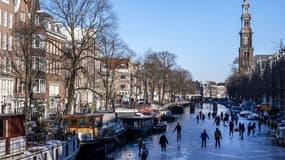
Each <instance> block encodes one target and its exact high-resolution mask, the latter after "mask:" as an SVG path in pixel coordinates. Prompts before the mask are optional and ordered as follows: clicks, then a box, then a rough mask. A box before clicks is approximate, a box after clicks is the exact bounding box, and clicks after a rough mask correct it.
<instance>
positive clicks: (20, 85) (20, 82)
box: [16, 79, 25, 94]
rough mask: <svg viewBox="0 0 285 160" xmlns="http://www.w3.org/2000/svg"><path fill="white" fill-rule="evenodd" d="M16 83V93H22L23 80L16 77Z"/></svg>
mask: <svg viewBox="0 0 285 160" xmlns="http://www.w3.org/2000/svg"><path fill="white" fill-rule="evenodd" d="M16 85H17V91H16V92H17V93H18V94H24V85H25V84H24V81H22V80H20V79H16Z"/></svg>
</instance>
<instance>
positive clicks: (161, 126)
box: [152, 121, 167, 133]
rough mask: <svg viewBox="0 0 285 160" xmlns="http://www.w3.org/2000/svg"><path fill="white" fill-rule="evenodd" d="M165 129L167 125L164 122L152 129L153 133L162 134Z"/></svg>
mask: <svg viewBox="0 0 285 160" xmlns="http://www.w3.org/2000/svg"><path fill="white" fill-rule="evenodd" d="M166 129H167V123H166V122H165V121H163V122H159V123H157V124H155V125H154V126H153V127H152V131H153V132H154V133H159V132H164V131H166Z"/></svg>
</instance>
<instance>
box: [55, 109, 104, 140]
mask: <svg viewBox="0 0 285 160" xmlns="http://www.w3.org/2000/svg"><path fill="white" fill-rule="evenodd" d="M103 115H104V114H102V113H97V114H84V115H83V114H80V115H64V116H62V120H61V127H62V128H63V129H64V130H65V131H66V132H75V133H77V134H78V139H79V140H80V145H84V144H93V143H97V142H98V136H99V131H100V129H101V128H102V119H103Z"/></svg>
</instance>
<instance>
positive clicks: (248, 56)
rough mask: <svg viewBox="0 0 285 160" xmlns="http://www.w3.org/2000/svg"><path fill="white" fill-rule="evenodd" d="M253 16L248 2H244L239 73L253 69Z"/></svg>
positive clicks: (246, 0) (245, 0) (244, 0)
mask: <svg viewBox="0 0 285 160" xmlns="http://www.w3.org/2000/svg"><path fill="white" fill-rule="evenodd" d="M250 22H251V14H250V12H249V2H248V0H243V4H242V15H241V31H240V48H239V72H241V73H248V72H250V71H251V70H252V69H253V65H254V59H253V47H252V34H253V32H252V30H251V25H250Z"/></svg>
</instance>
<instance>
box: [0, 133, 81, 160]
mask: <svg viewBox="0 0 285 160" xmlns="http://www.w3.org/2000/svg"><path fill="white" fill-rule="evenodd" d="M44 137H45V141H43V138H44ZM68 137H69V138H68ZM27 139H28V138H27ZM34 139H35V140H36V141H37V142H35V143H32V141H22V142H19V143H17V145H15V146H19V148H12V147H10V148H9V149H8V150H9V152H6V150H7V149H6V142H7V141H5V145H1V141H0V159H1V160H11V159H33V158H35V157H36V159H39V158H38V157H39V156H41V157H43V156H47V155H44V152H49V151H50V152H52V153H54V149H56V148H59V147H64V146H66V145H68V146H69V147H68V148H73V149H71V151H72V152H74V153H75V152H76V151H77V150H78V149H79V140H78V136H77V134H64V135H62V136H56V135H54V136H50V135H43V134H38V135H35V138H34ZM49 140H61V141H65V142H63V143H61V144H56V145H55V144H53V145H52V148H46V149H42V150H38V151H35V152H31V153H30V154H24V153H25V151H28V149H29V148H31V147H36V146H43V145H46V143H45V142H47V141H49ZM2 142H3V140H2ZM29 143H30V144H29ZM21 146H22V147H21ZM70 146H73V147H70ZM11 148H12V149H11ZM69 151H70V150H69ZM69 151H68V153H69ZM65 153H66V152H63V151H62V153H60V154H58V155H54V154H52V156H57V159H61V158H60V157H65V158H67V157H68V156H70V155H72V154H68V155H66V154H65ZM40 154H42V155H40ZM53 158H55V157H53ZM53 158H52V159H53ZM47 159H48V158H47Z"/></svg>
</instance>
